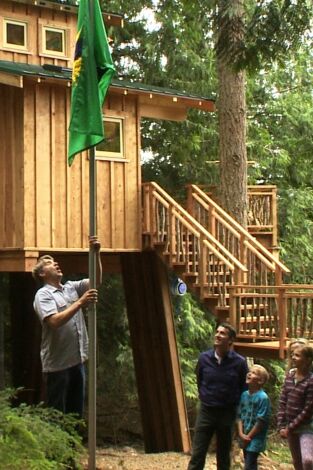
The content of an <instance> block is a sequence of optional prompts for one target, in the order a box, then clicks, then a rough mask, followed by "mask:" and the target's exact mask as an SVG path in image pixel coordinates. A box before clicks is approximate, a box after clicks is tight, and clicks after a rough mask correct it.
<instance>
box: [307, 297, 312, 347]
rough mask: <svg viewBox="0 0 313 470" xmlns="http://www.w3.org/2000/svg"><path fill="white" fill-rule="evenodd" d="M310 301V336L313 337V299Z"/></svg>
mask: <svg viewBox="0 0 313 470" xmlns="http://www.w3.org/2000/svg"><path fill="white" fill-rule="evenodd" d="M308 302H309V309H308V310H309V314H310V316H311V321H310V327H309V329H308V337H309V338H310V339H311V338H312V337H313V299H312V298H310V299H309V300H308Z"/></svg>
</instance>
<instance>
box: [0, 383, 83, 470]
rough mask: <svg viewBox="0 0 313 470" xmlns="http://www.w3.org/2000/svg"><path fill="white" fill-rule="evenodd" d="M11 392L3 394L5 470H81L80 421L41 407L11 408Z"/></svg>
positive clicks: (0, 416)
mask: <svg viewBox="0 0 313 470" xmlns="http://www.w3.org/2000/svg"><path fill="white" fill-rule="evenodd" d="M12 397H13V392H12V390H4V391H1V392H0V462H1V468H5V469H6V470H26V469H27V470H42V469H43V468H44V469H45V470H54V469H57V470H61V469H77V470H79V469H82V466H81V465H80V463H79V461H80V460H81V457H82V455H83V453H84V447H83V445H82V442H81V437H80V436H79V434H78V431H77V427H78V426H79V425H80V423H81V421H78V420H77V419H76V418H75V417H74V416H71V415H63V414H62V413H60V412H59V411H57V410H53V409H49V408H44V407H43V406H42V405H38V406H27V405H25V404H21V405H20V406H17V407H12V406H11V398H12Z"/></svg>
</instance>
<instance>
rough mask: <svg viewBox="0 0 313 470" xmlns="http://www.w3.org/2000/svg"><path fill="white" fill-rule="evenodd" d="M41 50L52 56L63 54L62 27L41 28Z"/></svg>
mask: <svg viewBox="0 0 313 470" xmlns="http://www.w3.org/2000/svg"><path fill="white" fill-rule="evenodd" d="M43 52H44V53H46V54H51V55H54V56H55V55H58V56H65V30H64V29H56V28H47V27H44V28H43Z"/></svg>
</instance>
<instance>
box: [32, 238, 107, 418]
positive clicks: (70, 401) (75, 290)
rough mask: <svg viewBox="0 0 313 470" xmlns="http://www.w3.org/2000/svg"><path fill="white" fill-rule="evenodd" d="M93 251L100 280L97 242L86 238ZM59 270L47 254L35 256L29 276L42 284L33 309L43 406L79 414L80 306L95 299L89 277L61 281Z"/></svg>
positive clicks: (84, 343) (83, 349)
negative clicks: (43, 387)
mask: <svg viewBox="0 0 313 470" xmlns="http://www.w3.org/2000/svg"><path fill="white" fill-rule="evenodd" d="M90 245H91V249H93V250H95V251H96V253H97V280H98V283H99V284H100V283H101V282H102V269H101V260H100V243H99V241H98V239H97V238H96V237H92V238H91V239H90ZM62 276H63V273H62V271H61V269H60V267H59V265H58V263H57V262H56V261H55V260H54V259H53V258H52V257H51V256H50V255H45V256H42V257H41V258H39V260H38V263H37V264H36V266H35V267H34V269H33V277H34V278H35V279H36V280H37V281H40V282H41V283H42V284H43V287H41V288H40V289H39V290H38V291H37V293H36V296H35V300H34V309H35V311H36V313H37V315H38V316H39V319H40V322H41V325H42V338H41V351H40V356H41V362H42V370H43V373H44V378H45V382H46V387H47V405H48V406H51V407H53V408H56V409H58V410H60V411H62V412H63V413H77V414H78V415H79V416H80V417H81V416H82V414H83V407H84V395H85V366H84V362H85V361H86V360H87V358H88V335H87V329H86V324H85V319H84V315H83V312H82V309H83V308H85V307H87V306H88V305H89V304H90V303H94V302H97V300H98V292H97V289H89V279H83V280H81V281H67V282H66V283H65V284H62V283H61V280H62Z"/></svg>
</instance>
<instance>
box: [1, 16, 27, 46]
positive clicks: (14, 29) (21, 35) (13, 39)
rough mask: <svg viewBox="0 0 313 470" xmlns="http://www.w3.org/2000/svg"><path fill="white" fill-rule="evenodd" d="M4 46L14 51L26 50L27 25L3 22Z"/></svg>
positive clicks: (17, 22)
mask: <svg viewBox="0 0 313 470" xmlns="http://www.w3.org/2000/svg"><path fill="white" fill-rule="evenodd" d="M4 46H5V47H10V48H14V49H23V50H26V48H27V23H23V22H22V21H13V20H4Z"/></svg>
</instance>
